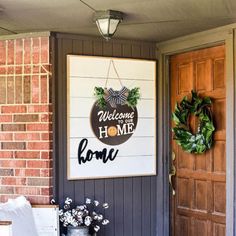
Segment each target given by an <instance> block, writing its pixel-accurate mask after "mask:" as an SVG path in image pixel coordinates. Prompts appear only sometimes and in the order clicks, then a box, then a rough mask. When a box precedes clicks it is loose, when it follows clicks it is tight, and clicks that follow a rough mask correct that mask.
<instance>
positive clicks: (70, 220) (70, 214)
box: [59, 197, 109, 236]
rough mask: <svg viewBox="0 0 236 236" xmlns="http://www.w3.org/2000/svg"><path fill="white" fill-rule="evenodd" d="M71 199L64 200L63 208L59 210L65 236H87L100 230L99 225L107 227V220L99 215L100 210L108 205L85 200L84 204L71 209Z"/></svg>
mask: <svg viewBox="0 0 236 236" xmlns="http://www.w3.org/2000/svg"><path fill="white" fill-rule="evenodd" d="M71 205H72V199H70V198H68V197H67V198H66V200H65V202H64V206H63V208H62V209H60V210H59V219H60V222H61V223H62V225H63V227H66V228H67V236H89V235H90V234H89V233H91V234H95V235H96V233H97V232H98V231H99V230H100V228H101V225H107V224H108V223H109V220H107V219H105V218H104V216H103V214H101V213H100V210H101V209H107V208H108V207H109V205H108V203H103V204H100V203H99V201H97V200H94V201H92V200H91V199H90V198H86V201H85V204H82V205H78V206H76V207H74V208H72V206H71Z"/></svg>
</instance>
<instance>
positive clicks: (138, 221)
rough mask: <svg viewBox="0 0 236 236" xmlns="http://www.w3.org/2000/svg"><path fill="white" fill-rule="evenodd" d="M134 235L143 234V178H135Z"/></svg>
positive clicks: (140, 235) (139, 235)
mask: <svg viewBox="0 0 236 236" xmlns="http://www.w3.org/2000/svg"><path fill="white" fill-rule="evenodd" d="M132 210H133V216H134V217H133V224H132V227H133V235H135V236H145V235H142V184H141V178H140V177H136V178H133V205H132Z"/></svg>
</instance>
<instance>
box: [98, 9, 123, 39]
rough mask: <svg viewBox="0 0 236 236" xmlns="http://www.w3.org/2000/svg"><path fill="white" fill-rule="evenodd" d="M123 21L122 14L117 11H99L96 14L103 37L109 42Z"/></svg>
mask: <svg viewBox="0 0 236 236" xmlns="http://www.w3.org/2000/svg"><path fill="white" fill-rule="evenodd" d="M121 21H122V13H121V12H117V11H112V10H108V11H99V12H96V14H95V22H96V24H97V27H98V30H99V32H100V33H101V35H102V36H103V37H104V38H105V39H107V40H109V39H110V38H111V37H112V36H113V35H114V34H115V32H116V30H117V27H118V25H119V23H120V22H121Z"/></svg>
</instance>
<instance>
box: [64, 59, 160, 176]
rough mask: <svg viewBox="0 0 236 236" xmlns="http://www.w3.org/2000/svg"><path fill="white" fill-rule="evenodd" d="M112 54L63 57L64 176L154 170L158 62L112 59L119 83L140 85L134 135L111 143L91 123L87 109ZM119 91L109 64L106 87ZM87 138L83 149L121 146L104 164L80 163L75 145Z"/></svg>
mask: <svg viewBox="0 0 236 236" xmlns="http://www.w3.org/2000/svg"><path fill="white" fill-rule="evenodd" d="M110 60H111V58H108V57H93V56H73V55H69V56H68V60H67V73H68V76H67V80H68V81H67V86H68V90H67V91H68V101H67V105H68V114H67V117H68V140H67V142H68V147H67V148H68V178H69V179H86V178H108V177H121V176H142V175H154V174H156V127H155V124H156V94H155V91H156V86H155V80H156V62H155V61H150V60H149V61H148V60H136V59H135V60H134V59H119V58H112V60H113V61H114V64H115V66H116V69H117V71H118V74H119V76H120V78H121V81H122V83H123V85H124V86H126V87H127V88H129V89H132V88H134V87H139V88H140V91H141V100H140V101H139V102H138V105H137V110H138V124H137V127H136V130H135V132H134V134H133V135H132V137H131V138H130V139H129V140H128V141H126V142H125V143H123V144H120V145H117V146H109V145H105V144H103V143H102V142H100V141H99V140H98V139H97V138H96V137H95V135H94V134H93V131H92V129H91V126H90V112H91V109H92V106H93V104H94V102H95V97H94V96H93V93H94V87H95V86H101V87H104V86H105V81H106V76H107V71H108V67H109V63H110ZM110 87H112V88H113V89H115V90H119V89H120V88H121V87H120V83H119V80H118V79H117V76H116V74H115V71H114V69H113V68H112V67H111V70H110V74H109V80H108V88H110ZM83 138H87V139H88V141H89V142H88V146H87V149H88V148H89V149H91V150H93V151H95V150H97V151H100V150H102V149H103V148H107V149H108V150H110V149H111V148H115V149H119V153H118V156H117V157H116V159H115V160H114V161H112V162H107V163H106V164H104V163H103V162H102V161H100V160H96V159H93V160H92V161H91V162H86V163H85V164H81V165H79V164H78V160H77V152H78V145H79V143H80V141H81V140H82V139H83Z"/></svg>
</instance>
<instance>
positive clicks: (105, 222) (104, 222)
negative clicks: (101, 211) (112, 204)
mask: <svg viewBox="0 0 236 236" xmlns="http://www.w3.org/2000/svg"><path fill="white" fill-rule="evenodd" d="M109 223H110V221H109V220H107V219H104V220H103V221H102V224H103V225H107V224H109Z"/></svg>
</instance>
